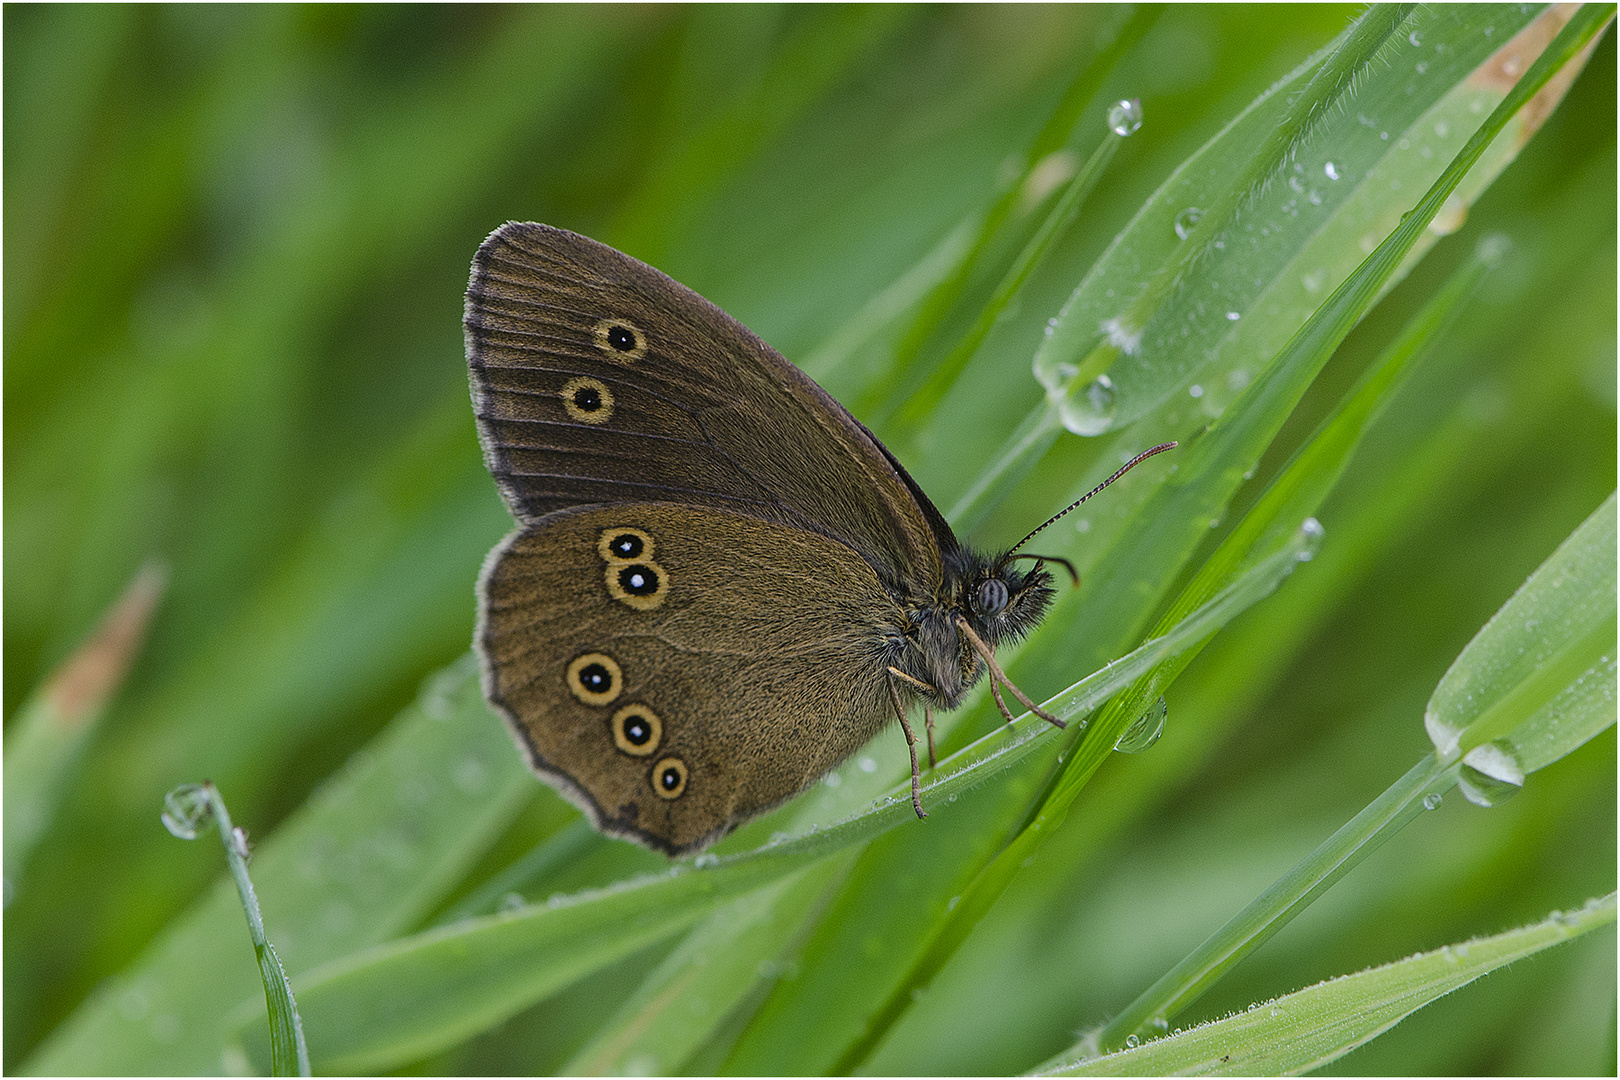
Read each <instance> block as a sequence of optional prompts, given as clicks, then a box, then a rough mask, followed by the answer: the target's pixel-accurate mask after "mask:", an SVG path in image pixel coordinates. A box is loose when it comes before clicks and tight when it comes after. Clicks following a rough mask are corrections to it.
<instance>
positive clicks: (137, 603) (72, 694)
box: [5, 563, 169, 907]
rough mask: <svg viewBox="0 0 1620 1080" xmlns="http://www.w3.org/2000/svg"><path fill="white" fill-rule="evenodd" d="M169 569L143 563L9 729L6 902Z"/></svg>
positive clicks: (124, 670) (141, 634)
mask: <svg viewBox="0 0 1620 1080" xmlns="http://www.w3.org/2000/svg"><path fill="white" fill-rule="evenodd" d="M168 578H169V573H168V569H167V567H165V566H163V565H162V564H160V563H147V565H146V566H145V567H143V568H142V569H141V571H140V573H138V574H136V575H135V578H134V580H133V581H131V582H130V583H129V585H128V587H126V588H125V589H124V594H123V595H122V596H121V597H119V598H118V600H117V602H116V603H114V604H113V606H112V607H111V608H110V609H108V611H107V613H106V614H105V615H104V616H102V619H101V623H100V625H99V626H98V627H97V628H96V630H95V633H94V634H92V635H91V637H90V638H89V639H88V640H87V641H85V642H84V644H82V645H80V646H79V648H78V649H76V650H75V651H74V653H73V655H72V656H70V657H68V658H67V659H66V660H65V661H63V662H62V664H61V666H60V667H58V668H57V669H56V671H55V672H54V673H52V675H51V678H50V680H49V681H48V682H46V684H45V685H44V686H43V687H41V688H40V689H39V690H37V691H35V692H34V693H33V694H32V695H30V697H29V698H28V700H27V701H26V702H24V703H23V705H22V707H21V708H20V709H19V710H18V716H17V718H16V719H15V720H13V721H12V724H11V729H10V730H9V731H8V732H7V733H6V758H5V903H6V906H8V907H9V906H10V905H11V900H12V897H13V896H15V895H16V892H17V890H18V889H19V888H20V887H21V884H22V872H23V868H24V866H25V865H26V864H27V862H28V856H29V855H30V854H32V853H33V850H34V847H35V845H37V844H38V843H39V840H40V838H41V837H42V836H43V835H44V833H45V830H46V829H47V828H48V827H49V826H50V823H51V819H52V818H54V817H55V816H56V811H57V806H58V804H59V803H60V802H61V800H62V798H63V796H64V795H65V793H66V789H67V782H68V780H69V779H70V776H71V773H72V771H73V768H74V766H75V765H76V764H77V762H78V760H79V755H80V753H81V752H82V751H83V749H84V744H85V742H86V740H88V739H89V738H90V735H91V733H92V732H93V731H94V730H95V726H96V722H97V721H98V720H100V719H101V715H102V713H103V712H105V711H106V708H107V703H108V701H109V700H110V699H111V698H112V696H113V695H114V694H115V693H117V692H118V689H119V687H120V686H121V685H122V684H123V682H124V678H125V677H126V676H127V675H128V674H129V668H130V665H131V664H133V663H134V662H135V657H136V655H137V653H138V652H139V650H140V647H141V643H142V642H143V641H144V639H145V637H146V631H147V628H148V627H149V626H150V624H151V621H152V615H153V613H154V612H155V611H156V610H157V605H158V601H159V600H160V599H162V597H163V590H164V588H165V586H166V585H167V584H168Z"/></svg>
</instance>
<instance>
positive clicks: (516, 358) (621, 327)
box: [466, 224, 954, 592]
mask: <svg viewBox="0 0 1620 1080" xmlns="http://www.w3.org/2000/svg"><path fill="white" fill-rule="evenodd" d="M466 332H467V355H468V364H469V366H470V369H471V374H472V384H473V396H474V408H475V413H476V415H477V418H478V426H479V435H480V438H481V440H482V442H483V444H484V448H485V456H486V459H487V461H488V464H489V467H490V470H491V472H493V473H494V475H495V478H496V480H497V482H498V483H499V485H500V487H501V491H502V493H503V495H504V496H505V498H506V500H507V504H508V505H509V506H510V507H511V509H512V512H513V513H514V514H515V515H516V516H517V517H518V518H519V520H522V521H536V520H538V519H540V518H542V517H544V516H545V515H546V514H549V513H552V512H555V511H557V510H561V509H565V508H568V507H571V506H578V505H582V504H588V503H613V502H646V501H669V502H677V503H683V504H687V505H701V506H712V507H715V508H718V509H723V510H729V511H732V512H735V513H740V514H745V515H748V516H753V517H759V518H763V519H766V520H770V521H774V522H777V523H779V524H783V525H788V526H791V527H797V528H802V529H809V530H812V531H816V532H820V533H822V534H824V535H827V536H830V537H832V538H834V539H837V540H839V541H841V542H842V543H844V544H846V545H848V546H849V547H852V548H854V549H855V550H856V551H857V552H859V553H860V555H861V556H862V557H863V558H864V559H865V560H866V561H867V562H868V563H870V564H871V565H872V566H873V567H874V568H875V569H877V571H878V572H879V573H880V574H881V575H882V576H883V577H884V578H885V579H887V580H890V581H903V582H906V583H907V584H908V585H914V586H916V587H917V588H918V589H920V590H921V591H923V592H927V591H929V590H931V589H932V587H933V585H934V584H936V583H937V582H938V580H939V578H940V574H941V566H940V549H941V544H942V543H944V542H945V537H947V536H948V534H949V530H948V528H947V527H946V526H945V525H944V522H943V519H941V518H940V517H939V515H938V513H937V511H934V510H933V508H932V506H931V505H929V504H928V503H927V500H926V498H925V497H924V496H923V495H922V494H921V492H920V491H918V490H917V489H916V486H915V484H914V483H912V482H911V480H910V478H909V477H907V476H905V474H904V471H903V470H901V469H900V468H899V466H898V465H897V464H896V463H895V462H894V461H893V459H892V458H891V457H890V456H889V455H888V454H887V453H886V452H885V451H884V450H883V448H882V447H881V446H880V445H879V444H878V443H877V442H876V440H875V439H873V438H872V436H871V435H869V434H868V433H867V432H866V430H865V429H864V428H863V427H861V425H860V424H859V423H857V422H856V421H855V420H854V419H853V418H852V417H850V415H849V414H848V413H847V412H846V411H845V410H844V409H843V407H842V406H840V405H839V404H838V403H837V402H835V401H833V399H832V398H830V397H828V396H827V394H826V393H825V392H824V391H822V390H821V388H820V387H818V386H816V385H815V383H813V382H812V381H811V380H809V379H808V378H806V377H805V376H804V375H803V374H801V373H800V372H799V371H798V370H797V369H796V368H794V367H793V366H792V365H790V364H788V363H787V362H786V361H785V360H783V359H782V358H781V357H780V356H779V355H777V354H776V353H775V352H774V351H772V350H771V349H770V347H769V346H767V345H765V344H764V343H763V342H762V341H760V340H759V339H758V338H757V337H755V336H754V335H753V334H752V333H751V332H749V331H748V330H747V329H746V328H745V327H744V326H742V324H740V323H738V322H737V321H736V320H735V319H732V318H731V317H730V316H728V315H726V314H725V312H723V311H721V310H720V309H719V308H717V307H715V306H714V305H713V304H710V303H709V302H708V301H707V300H704V299H703V298H702V297H700V296H698V295H697V294H696V293H694V292H692V291H691V290H690V289H687V288H686V287H685V286H682V285H680V284H678V283H677V282H675V281H672V280H671V279H670V278H668V277H666V276H665V275H663V274H661V273H659V272H658V271H656V270H654V269H652V268H651V267H649V266H647V265H645V264H643V263H641V262H638V261H636V260H635V259H632V258H630V257H628V256H626V255H623V254H621V253H619V252H617V251H615V250H613V249H612V248H610V247H607V246H606V245H603V244H599V243H597V242H596V241H594V240H590V239H587V238H585V237H582V236H577V235H575V234H574V233H570V232H566V231H563V230H561V229H553V228H550V227H547V226H544V225H535V224H508V225H505V226H503V227H502V228H501V229H499V230H497V231H496V232H495V233H494V234H493V235H491V236H490V238H489V239H488V240H486V241H485V242H484V244H483V246H482V247H481V248H480V249H479V253H478V257H477V259H476V260H475V261H474V264H473V273H472V280H471V283H470V284H469V287H468V290H467V311H466ZM925 508H926V509H925ZM951 543H953V544H954V541H951Z"/></svg>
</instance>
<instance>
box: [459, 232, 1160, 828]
mask: <svg viewBox="0 0 1620 1080" xmlns="http://www.w3.org/2000/svg"><path fill="white" fill-rule="evenodd" d="M465 331H466V342H467V363H468V369H469V374H470V380H471V387H472V398H473V411H474V415H475V417H476V420H477V426H478V435H479V440H480V442H481V444H482V446H483V451H484V458H485V462H486V463H487V464H488V466H489V469H490V472H491V474H492V475H493V476H494V477H495V481H496V484H497V486H498V487H499V489H500V491H501V495H502V497H503V498H504V499H505V501H506V504H507V506H508V508H509V509H510V510H511V512H512V514H513V517H514V518H515V519H516V521H517V528H516V529H515V531H513V532H512V533H511V534H510V535H509V536H507V537H506V539H505V540H503V541H502V542H501V543H500V544H499V545H497V547H496V548H495V549H494V550H493V551H492V552H491V553H490V556H489V558H488V559H487V560H486V562H485V565H484V571H483V573H482V575H481V576H480V579H479V585H478V596H479V620H478V629H477V631H476V636H475V647H476V649H477V651H478V654H479V656H480V658H481V660H482V667H483V681H484V692H485V696H486V697H487V698H488V700H489V702H490V704H491V706H492V707H493V708H494V709H495V710H496V711H497V712H498V713H499V714H500V715H502V716H503V717H504V718H505V719H506V721H507V723H508V724H509V725H510V727H511V729H512V731H513V733H514V736H515V737H516V739H517V742H518V744H519V746H520V748H521V749H522V751H523V753H524V755H525V756H526V758H527V759H528V761H529V763H530V765H531V766H532V767H533V768H534V769H535V771H536V772H537V773H539V774H540V775H541V776H542V777H543V778H544V779H546V780H547V781H549V782H551V783H552V784H553V785H554V786H556V787H557V788H558V790H560V791H561V792H562V793H563V794H564V795H566V796H567V797H569V798H570V799H572V800H573V801H574V802H575V803H577V804H578V805H579V806H580V807H581V808H582V809H584V811H585V812H586V813H587V814H588V815H589V816H590V818H591V820H592V822H593V823H594V824H595V825H596V826H597V828H599V829H601V830H603V831H605V832H609V833H613V834H616V835H621V836H625V837H628V838H630V839H633V840H636V841H638V842H640V843H643V844H646V845H648V846H651V847H654V848H657V849H659V850H662V851H665V852H667V853H669V854H671V855H676V854H681V853H684V852H688V851H693V850H696V849H699V848H701V847H703V846H705V845H707V844H709V843H711V842H713V841H714V840H715V839H717V838H719V837H721V836H723V835H725V834H726V833H727V832H729V831H731V830H732V829H733V828H735V827H736V826H737V825H739V824H740V823H742V822H744V821H746V820H748V819H750V818H752V817H754V816H756V815H758V814H760V813H763V812H764V811H765V810H768V809H770V808H771V807H773V806H775V805H777V804H779V803H781V802H782V801H784V800H785V799H788V798H790V797H791V796H793V795H795V794H797V793H798V792H800V791H802V790H804V789H805V788H806V787H807V786H809V785H810V784H812V783H814V782H815V781H816V780H818V779H819V778H820V777H821V776H822V775H824V774H825V773H826V772H827V771H829V770H830V769H832V768H834V767H835V766H837V765H838V764H839V763H840V762H842V761H843V760H844V759H845V758H847V757H849V756H850V755H851V754H852V753H854V752H855V750H856V749H858V748H859V747H860V746H861V745H863V744H864V743H865V742H867V741H868V740H869V739H870V738H871V737H872V736H873V735H874V734H876V733H877V731H878V730H880V729H881V728H882V727H884V726H886V725H887V724H888V723H889V722H890V721H891V720H893V721H897V722H898V723H899V725H900V727H901V729H902V731H903V732H904V734H905V737H906V742H907V746H908V749H909V751H910V756H911V762H912V801H913V804H914V805H915V807H916V810H917V813H918V815H919V816H924V811H923V807H922V802H921V798H920V790H919V775H920V767H919V756H918V746H919V739H918V737H917V735H916V733H915V731H914V730H913V728H912V726H911V723H910V721H909V719H908V715H907V714H908V711H909V709H910V708H912V707H914V706H916V705H917V704H921V705H922V706H923V718H924V735H925V737H926V748H927V752H928V756H929V758H930V761H931V760H932V758H933V723H932V710H933V709H934V708H941V709H949V708H953V707H955V706H956V705H957V704H959V703H960V702H961V700H962V697H963V695H964V694H965V693H966V692H967V691H968V690H969V689H970V688H971V687H972V686H973V685H974V684H975V683H976V682H978V681H979V680H980V679H981V678H983V677H984V676H985V675H986V674H988V675H989V676H990V680H991V689H992V691H993V693H994V696H995V698H996V701H997V704H998V705H1000V706H1001V709H1002V712H1003V713H1004V714H1005V715H1006V716H1007V718H1008V719H1009V720H1010V719H1011V716H1012V714H1011V712H1010V711H1009V710H1008V709H1007V706H1006V704H1005V702H1004V701H1003V699H1002V697H1001V693H1000V691H1001V689H1002V688H1005V689H1007V690H1008V691H1009V692H1011V693H1012V694H1013V695H1014V696H1015V697H1017V698H1018V700H1019V701H1021V702H1023V703H1024V704H1026V705H1028V706H1029V707H1030V708H1032V709H1034V708H1035V707H1034V703H1033V702H1031V701H1030V700H1029V699H1028V698H1027V697H1026V696H1025V695H1024V694H1023V693H1022V692H1021V691H1019V690H1018V688H1017V687H1015V686H1013V685H1012V683H1011V682H1009V681H1007V679H1006V676H1005V674H1004V673H1003V672H1002V671H1001V669H1000V667H999V666H998V665H997V664H996V661H995V652H994V651H995V648H996V646H997V645H1000V644H1004V643H1006V642H1009V641H1012V640H1015V639H1017V638H1019V637H1021V636H1022V635H1024V634H1026V633H1028V632H1029V630H1031V629H1032V628H1033V627H1034V626H1035V625H1037V624H1038V623H1039V621H1040V620H1041V618H1042V616H1043V615H1044V614H1045V613H1046V610H1047V608H1048V607H1049V605H1050V604H1051V601H1052V597H1053V587H1052V577H1051V574H1050V573H1049V572H1048V571H1047V569H1046V568H1045V565H1044V563H1043V561H1042V558H1041V557H1037V556H1032V555H1028V554H1020V553H1018V552H1017V548H1018V547H1020V546H1022V544H1023V543H1024V542H1025V541H1027V540H1028V539H1029V538H1028V537H1026V538H1025V541H1020V544H1019V545H1015V546H1014V548H1013V549H1012V550H1010V551H1007V552H1003V553H1001V554H998V555H995V556H985V555H981V554H978V553H975V552H973V551H971V550H970V549H968V548H966V547H965V546H963V545H962V544H960V543H959V542H958V541H957V539H956V537H955V535H954V534H953V533H952V531H951V529H950V526H949V525H948V524H947V523H946V522H945V519H944V517H943V516H942V515H941V514H940V512H939V511H938V510H937V509H936V508H935V507H934V504H933V503H932V502H931V501H929V499H928V497H927V496H926V495H925V494H924V493H923V492H922V490H921V489H920V488H919V487H918V486H917V484H916V482H915V481H914V480H913V479H912V478H911V476H910V475H909V474H908V473H907V472H906V470H905V469H904V468H903V467H902V466H901V465H900V463H899V462H898V461H897V460H895V458H894V456H893V455H892V454H890V453H889V451H888V450H887V449H886V448H885V447H884V446H883V444H882V443H881V442H879V441H878V439H877V438H876V437H875V436H873V435H872V434H871V432H869V431H868V430H867V429H866V428H865V427H864V426H863V425H862V424H861V423H860V422H859V421H858V420H856V419H855V418H854V417H852V416H851V415H850V414H849V413H848V412H847V411H846V410H845V409H844V408H843V406H841V405H839V404H838V403H837V402H836V401H834V400H833V399H832V398H831V397H830V396H828V395H827V394H826V392H825V391H823V390H822V389H821V388H820V387H819V386H817V385H816V384H815V383H814V382H813V381H812V380H811V379H809V378H808V377H807V376H805V375H804V374H802V373H801V372H800V371H799V370H798V369H797V368H795V367H793V365H791V364H789V363H788V362H787V361H786V360H784V359H783V358H782V357H781V356H780V355H778V354H777V353H776V352H775V351H774V350H772V349H771V348H770V347H769V346H768V345H766V344H765V343H764V342H763V341H761V340H760V339H759V338H757V337H756V336H754V334H752V333H751V332H750V331H749V330H748V329H747V328H746V327H744V326H743V325H742V324H741V323H738V322H737V321H736V320H735V319H732V318H731V317H730V316H728V315H727V314H726V313H725V312H723V311H721V310H720V309H719V308H718V307H715V306H714V305H713V304H711V303H709V302H708V301H707V300H705V299H703V298H702V297H701V296H699V295H697V294H696V293H694V292H692V291H691V290H690V289H687V288H686V287H685V286H682V285H680V284H678V283H677V282H675V281H673V280H671V279H670V278H668V277H666V276H665V275H663V274H662V273H660V272H658V271H657V270H654V269H653V268H652V267H650V266H647V265H646V264H644V263H642V262H639V261H637V260H635V259H633V258H631V257H629V256H627V255H624V254H622V253H620V252H618V251H615V250H614V249H612V248H610V247H608V246H606V245H604V244H600V243H598V242H596V241H594V240H590V239H588V238H586V237H583V236H579V235H576V234H574V233H571V232H567V231H565V230H562V229H556V228H552V227H549V226H545V225H538V224H532V223H509V224H507V225H504V226H502V227H501V228H500V229H497V230H496V231H495V232H494V233H492V234H491V235H490V237H489V238H488V239H487V240H485V241H484V243H483V245H482V246H481V247H480V248H479V250H478V254H477V256H476V258H475V259H474V261H473V268H472V275H471V280H470V282H469V285H468V289H467V301H466V314H465ZM1167 448H1168V446H1164V447H1155V448H1154V449H1153V450H1151V451H1149V453H1150V454H1151V453H1157V452H1158V451H1159V450H1162V449H1167ZM1142 456H1143V457H1145V456H1147V455H1146V454H1144V455H1142ZM1137 460H1141V458H1138V459H1137ZM1130 464H1135V462H1134V461H1133V462H1131V463H1130ZM1129 467H1130V465H1127V466H1126V468H1129ZM1123 471H1124V470H1123V469H1122V470H1120V472H1121V473H1122V472H1123ZM1118 475H1119V473H1116V474H1115V476H1116V477H1117V476H1118ZM1113 479H1114V477H1111V478H1110V479H1109V480H1108V481H1105V482H1104V484H1102V485H1099V486H1098V488H1097V489H1096V490H1098V491H1100V490H1101V489H1102V487H1103V486H1106V485H1107V483H1109V482H1111V481H1112V480H1113ZM1092 494H1095V491H1094V492H1092ZM1086 497H1087V498H1089V497H1090V496H1089V495H1088V496H1086ZM1081 501H1084V500H1083V499H1082V500H1081ZM1076 505H1078V503H1076ZM1071 509H1072V507H1071ZM1058 516H1061V515H1058ZM1052 520H1055V518H1054V519H1052ZM1049 523H1050V522H1048V524H1049ZM1043 527H1044V526H1043ZM1037 531H1039V530H1037ZM1031 535H1033V534H1031ZM1022 560H1030V562H1027V563H1026V562H1023V561H1022ZM1052 561H1056V562H1060V563H1061V562H1062V560H1052ZM1065 565H1066V564H1065ZM1071 573H1072V568H1071ZM1035 711H1036V712H1037V713H1039V712H1040V710H1038V709H1035ZM1041 715H1043V716H1045V714H1044V713H1041ZM1046 718H1047V719H1048V720H1051V721H1052V722H1053V723H1057V721H1056V719H1055V718H1052V717H1049V716H1047V717H1046Z"/></svg>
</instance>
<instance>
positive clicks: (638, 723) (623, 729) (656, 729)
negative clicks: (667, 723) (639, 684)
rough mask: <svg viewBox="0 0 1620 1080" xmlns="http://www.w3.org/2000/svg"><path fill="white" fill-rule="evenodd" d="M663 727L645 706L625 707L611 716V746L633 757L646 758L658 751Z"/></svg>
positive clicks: (655, 715)
mask: <svg viewBox="0 0 1620 1080" xmlns="http://www.w3.org/2000/svg"><path fill="white" fill-rule="evenodd" d="M663 735H664V725H663V724H662V723H660V722H659V720H658V714H657V713H655V712H653V711H652V710H651V709H649V708H647V706H645V705H626V706H625V707H624V708H622V709H620V710H619V711H618V712H616V713H614V714H613V745H615V746H617V747H618V748H619V749H620V750H623V751H624V752H625V753H627V754H631V755H633V756H635V757H646V756H647V755H648V754H650V753H652V752H653V751H654V750H657V749H658V743H659V741H660V740H661V739H662V738H663Z"/></svg>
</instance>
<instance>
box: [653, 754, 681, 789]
mask: <svg viewBox="0 0 1620 1080" xmlns="http://www.w3.org/2000/svg"><path fill="white" fill-rule="evenodd" d="M652 789H653V790H654V791H655V792H657V793H658V797H659V798H660V799H678V798H680V797H681V792H683V791H685V790H686V762H684V761H682V760H681V759H680V758H675V757H667V758H665V759H664V760H662V761H660V762H659V763H658V764H656V765H654V766H653V768H652Z"/></svg>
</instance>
